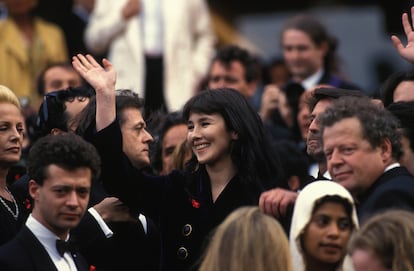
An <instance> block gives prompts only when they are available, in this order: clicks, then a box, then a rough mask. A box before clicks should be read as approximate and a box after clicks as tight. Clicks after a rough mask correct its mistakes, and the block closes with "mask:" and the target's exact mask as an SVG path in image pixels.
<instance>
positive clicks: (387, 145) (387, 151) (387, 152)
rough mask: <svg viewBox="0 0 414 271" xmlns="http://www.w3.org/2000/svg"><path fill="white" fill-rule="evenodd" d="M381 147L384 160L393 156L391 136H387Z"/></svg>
mask: <svg viewBox="0 0 414 271" xmlns="http://www.w3.org/2000/svg"><path fill="white" fill-rule="evenodd" d="M379 147H380V148H381V156H382V159H383V160H384V161H385V160H389V159H391V158H392V145H391V141H390V139H389V138H385V139H384V140H383V141H382V143H381V144H380V146H379Z"/></svg>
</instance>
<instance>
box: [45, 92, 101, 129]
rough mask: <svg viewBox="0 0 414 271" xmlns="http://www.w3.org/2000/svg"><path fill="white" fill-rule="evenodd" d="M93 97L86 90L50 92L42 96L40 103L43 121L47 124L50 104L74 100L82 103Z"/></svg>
mask: <svg viewBox="0 0 414 271" xmlns="http://www.w3.org/2000/svg"><path fill="white" fill-rule="evenodd" d="M92 96H94V93H93V91H92V90H90V89H87V88H71V87H69V88H67V89H65V90H57V91H53V92H50V93H48V94H46V95H44V96H43V103H42V107H43V108H42V111H43V112H42V114H43V121H44V122H47V121H48V119H49V110H48V108H49V107H50V106H51V104H54V105H56V104H58V103H62V104H64V103H65V102H70V103H71V102H73V101H74V100H75V99H76V100H77V101H79V102H84V101H86V99H88V98H90V97H92Z"/></svg>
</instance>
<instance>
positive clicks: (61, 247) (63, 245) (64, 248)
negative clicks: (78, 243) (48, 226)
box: [56, 239, 74, 257]
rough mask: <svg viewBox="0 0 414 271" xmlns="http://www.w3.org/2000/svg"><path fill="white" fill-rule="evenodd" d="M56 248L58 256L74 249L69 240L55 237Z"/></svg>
mask: <svg viewBox="0 0 414 271" xmlns="http://www.w3.org/2000/svg"><path fill="white" fill-rule="evenodd" d="M56 249H57V251H58V252H59V254H60V256H62V257H63V254H65V252H73V251H74V246H73V244H72V243H71V242H67V241H63V240H60V239H57V240H56Z"/></svg>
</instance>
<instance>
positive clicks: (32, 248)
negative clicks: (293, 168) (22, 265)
mask: <svg viewBox="0 0 414 271" xmlns="http://www.w3.org/2000/svg"><path fill="white" fill-rule="evenodd" d="M16 239H17V241H18V242H19V243H20V244H21V245H22V246H23V248H24V249H25V250H26V253H27V255H30V257H31V259H32V263H33V267H34V269H35V270H42V271H58V270H57V268H56V266H55V264H54V263H53V261H52V259H51V258H50V256H49V254H48V253H47V251H46V249H45V248H44V246H43V245H42V244H41V243H40V241H39V240H38V239H37V238H36V236H34V234H33V233H32V232H31V231H30V230H29V228H27V227H26V226H23V227H22V229H21V230H20V232H19V233H18V235H17V236H16Z"/></svg>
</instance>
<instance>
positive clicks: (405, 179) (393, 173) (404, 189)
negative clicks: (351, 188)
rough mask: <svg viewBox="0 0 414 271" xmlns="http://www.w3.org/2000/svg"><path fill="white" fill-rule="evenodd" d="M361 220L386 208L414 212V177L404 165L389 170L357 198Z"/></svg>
mask: <svg viewBox="0 0 414 271" xmlns="http://www.w3.org/2000/svg"><path fill="white" fill-rule="evenodd" d="M357 202H358V205H357V213H358V217H359V219H360V221H361V222H363V221H364V220H366V219H367V218H368V217H370V216H371V215H372V214H374V213H376V212H378V211H383V210H385V209H392V208H398V209H406V210H409V211H413V212H414V177H413V176H412V175H411V174H410V173H409V172H408V170H407V169H406V168H404V167H396V168H393V169H390V170H388V171H387V172H385V173H384V174H382V175H381V177H380V178H379V179H378V180H377V181H376V182H375V183H374V185H373V186H372V187H371V188H370V189H369V190H368V191H366V193H364V194H363V195H360V196H359V197H358V199H357Z"/></svg>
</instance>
